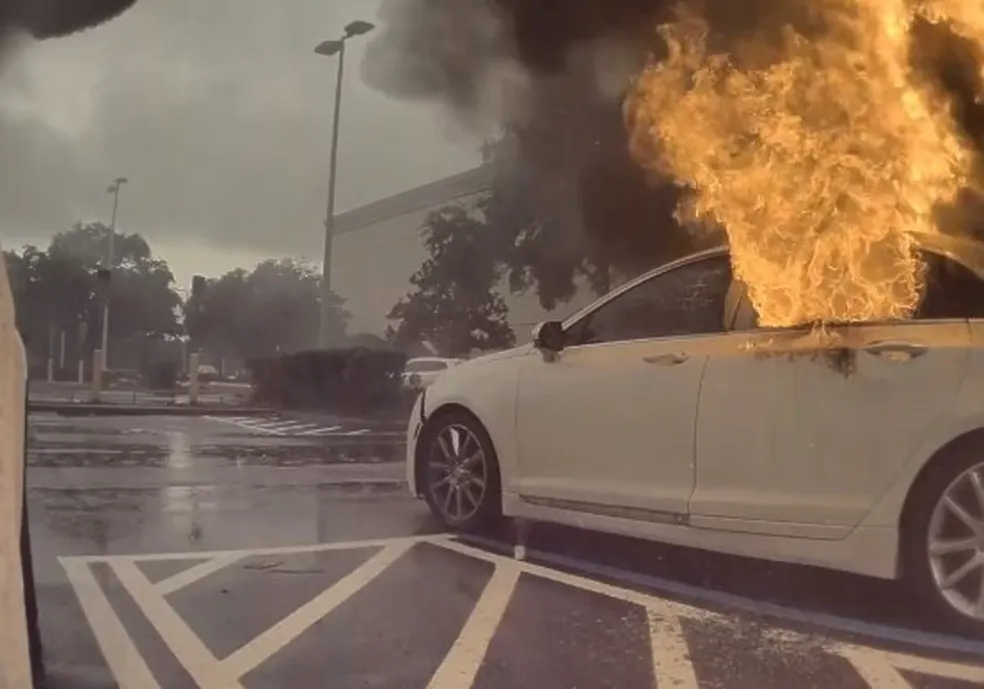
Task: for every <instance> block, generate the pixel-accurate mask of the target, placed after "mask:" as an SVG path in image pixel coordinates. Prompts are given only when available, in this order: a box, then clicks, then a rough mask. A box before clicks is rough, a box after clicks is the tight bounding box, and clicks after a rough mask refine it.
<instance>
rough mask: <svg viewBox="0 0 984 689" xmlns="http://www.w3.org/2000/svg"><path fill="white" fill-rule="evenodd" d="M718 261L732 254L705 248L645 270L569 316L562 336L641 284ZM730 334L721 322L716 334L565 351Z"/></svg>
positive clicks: (593, 344) (596, 344)
mask: <svg viewBox="0 0 984 689" xmlns="http://www.w3.org/2000/svg"><path fill="white" fill-rule="evenodd" d="M721 258H724V259H725V260H727V261H728V262H729V264H730V261H731V255H730V252H729V251H728V249H727V248H726V247H716V248H713V249H707V250H705V251H701V252H699V253H696V254H691V255H689V256H684V257H683V258H679V259H677V260H675V261H671V262H670V263H666V264H664V265H662V266H659V267H658V268H654V269H652V270H650V271H648V272H646V273H643V274H642V275H640V276H638V277H636V278H633V279H632V280H629V281H628V282H626V283H625V284H624V285H622V286H621V287H618V288H617V289H614V290H612V291H611V292H609V293H608V294H606V295H605V296H603V297H601V298H600V299H598V300H597V301H595V302H593V303H591V304H589V305H588V306H586V307H585V308H583V309H581V310H580V311H578V312H577V313H575V314H574V315H572V316H570V317H569V318H567V319H566V320H565V321H563V322H562V324H561V325H562V327H563V329H564V332H565V333H571V332H573V331H574V330H575V329H576V328H578V327H579V326H581V325H582V324H583V323H584V321H586V320H587V319H589V318H591V317H592V316H593V315H594V314H595V313H597V312H598V311H600V310H601V309H603V308H605V307H606V306H607V305H608V304H610V303H611V302H613V301H615V300H616V299H618V298H620V297H622V296H624V295H625V294H627V293H628V292H631V291H632V290H634V289H636V288H637V287H641V286H642V285H644V284H645V283H647V282H650V281H652V280H655V279H657V278H659V277H662V276H663V275H666V274H667V273H670V272H672V271H674V270H677V269H680V268H685V267H686V266H689V265H692V264H695V263H700V262H701V261H709V260H712V259H721ZM733 282H734V277H732V283H733ZM725 313H726V314H727V294H725ZM729 332H731V331H730V330H729V327H728V324H726V323H725V322H724V321H722V323H721V331H720V332H717V333H692V334H687V335H661V336H656V337H640V338H633V339H630V340H624V339H623V340H607V341H604V342H588V343H584V344H579V343H572V344H570V345H568V347H567V348H575V347H603V346H610V345H615V344H623V343H626V342H649V341H654V340H676V339H682V338H691V337H715V336H720V335H726V334H728V333H729Z"/></svg>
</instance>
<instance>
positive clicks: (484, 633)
mask: <svg viewBox="0 0 984 689" xmlns="http://www.w3.org/2000/svg"><path fill="white" fill-rule="evenodd" d="M519 575H520V569H519V567H517V566H516V565H515V564H512V563H505V564H500V565H498V566H497V567H496V568H495V571H494V572H493V573H492V578H491V579H489V583H488V584H486V585H485V590H484V591H482V595H481V597H480V598H479V599H478V602H477V603H476V604H475V608H474V609H473V610H472V613H471V615H470V616H469V617H468V621H467V622H465V626H464V627H463V628H462V630H461V633H460V634H459V635H458V639H457V640H456V641H455V642H454V645H453V646H451V650H450V651H448V654H447V655H446V656H445V657H444V660H443V661H442V662H441V665H440V667H438V668H437V672H435V673H434V676H433V677H432V678H431V681H430V684H428V685H427V689H467V687H470V686H472V683H473V682H474V681H475V676H476V675H477V674H478V669H479V668H480V667H481V665H482V661H483V660H484V659H485V653H486V651H487V650H488V647H489V643H491V641H492V637H493V636H494V635H495V630H496V629H497V628H498V626H499V622H501V621H502V616H503V614H504V613H505V612H506V606H507V605H508V604H509V599H510V597H511V596H512V592H513V590H514V589H515V588H516V582H517V581H518V580H519Z"/></svg>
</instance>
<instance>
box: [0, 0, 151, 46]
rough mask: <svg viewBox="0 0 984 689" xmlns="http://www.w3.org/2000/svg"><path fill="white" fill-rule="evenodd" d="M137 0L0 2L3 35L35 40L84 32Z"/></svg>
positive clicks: (20, 0)
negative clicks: (17, 32) (20, 34)
mask: <svg viewBox="0 0 984 689" xmlns="http://www.w3.org/2000/svg"><path fill="white" fill-rule="evenodd" d="M135 1H136V0H0V32H2V33H5V34H6V33H9V32H10V31H11V30H17V29H20V30H23V31H26V32H27V33H29V34H30V35H32V36H33V37H35V38H39V39H44V38H54V37H56V36H64V35H67V34H70V33H74V32H76V31H82V30H83V29H88V28H91V27H93V26H96V25H98V24H102V23H103V22H105V21H108V20H109V19H112V18H113V17H115V16H117V15H119V14H121V13H122V12H124V11H126V10H127V9H129V8H130V7H131V6H132V5H133V4H134V2H135Z"/></svg>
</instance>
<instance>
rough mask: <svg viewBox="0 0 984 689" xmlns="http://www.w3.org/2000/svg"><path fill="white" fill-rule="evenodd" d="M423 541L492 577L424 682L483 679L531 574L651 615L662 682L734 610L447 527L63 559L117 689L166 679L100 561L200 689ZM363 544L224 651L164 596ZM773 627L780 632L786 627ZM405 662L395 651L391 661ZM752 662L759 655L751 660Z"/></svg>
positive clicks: (921, 662)
mask: <svg viewBox="0 0 984 689" xmlns="http://www.w3.org/2000/svg"><path fill="white" fill-rule="evenodd" d="M427 545H429V546H436V547H438V548H441V549H444V550H446V551H450V552H452V553H457V554H458V555H463V556H465V557H467V558H471V559H475V560H479V561H483V562H485V563H487V564H489V565H491V566H492V567H493V570H492V574H491V576H490V578H489V579H488V581H487V582H486V583H485V584H484V588H483V589H482V591H481V594H480V595H479V596H478V598H477V600H476V601H475V602H474V604H473V605H472V607H471V610H470V613H469V614H468V615H467V618H466V619H465V622H464V624H463V625H462V627H461V629H460V632H459V633H458V636H457V639H455V640H454V642H453V643H452V644H451V646H450V648H448V650H447V652H446V653H445V654H444V656H443V658H442V659H441V660H440V662H439V664H438V665H437V666H436V670H435V671H434V673H433V676H432V677H431V679H430V682H429V684H428V685H427V686H428V689H468V688H469V687H473V686H475V683H476V678H477V677H478V676H479V673H480V671H481V670H482V668H483V664H484V663H486V661H487V656H488V653H489V647H490V644H491V643H492V642H493V639H494V638H495V637H496V633H497V632H498V631H499V629H500V626H501V625H502V622H503V618H504V616H505V615H506V611H507V608H508V607H509V604H510V601H511V600H512V599H513V597H514V594H515V593H516V590H517V587H518V586H519V582H520V580H521V577H535V578H537V579H538V580H544V581H548V582H553V583H554V584H560V585H562V587H566V589H565V590H570V591H579V592H588V593H591V594H597V595H600V596H605V597H607V598H609V599H614V600H616V601H622V602H624V603H628V604H631V605H633V606H638V608H639V609H641V610H642V611H644V613H645V615H646V619H647V621H648V636H649V643H650V648H649V653H650V654H651V670H652V674H653V680H654V682H655V683H656V685H657V686H660V687H666V686H671V687H676V688H677V689H700V688H701V686H702V685H701V682H700V681H698V680H699V677H700V674H701V673H700V667H699V666H700V664H701V663H700V661H698V660H696V659H695V657H694V656H693V655H692V653H693V651H694V649H693V648H692V640H693V637H691V641H688V637H687V634H686V633H685V626H686V625H688V624H690V625H692V624H695V623H701V624H707V623H708V622H709V621H711V622H713V621H719V622H722V623H724V622H727V621H728V620H729V619H731V618H733V617H735V616H734V615H731V616H729V615H725V614H723V613H719V612H713V611H707V610H703V609H700V608H696V607H692V606H690V605H687V604H684V603H679V602H676V601H672V600H668V599H665V598H660V597H658V596H656V595H653V594H651V593H646V592H644V591H639V590H635V589H629V588H623V587H620V586H617V585H615V584H610V583H605V582H602V581H598V580H595V579H592V578H588V577H585V576H582V575H579V574H573V573H569V572H566V571H561V570H558V569H553V568H551V567H548V566H545V565H541V564H536V563H532V562H528V561H521V560H516V559H514V558H511V557H506V556H504V555H499V554H495V553H492V552H489V551H486V550H483V549H480V548H477V547H475V546H473V545H469V544H467V543H463V542H461V541H459V540H457V539H455V538H454V537H452V536H450V535H437V536H412V537H404V538H393V539H379V540H366V541H347V542H338V543H326V544H316V545H304V546H288V547H281V548H258V549H248V550H235V551H214V552H194V553H167V554H144V555H131V556H93V557H63V558H60V560H61V563H62V565H63V567H64V569H65V571H66V573H67V575H68V579H69V581H70V583H71V584H72V587H73V589H74V590H75V594H76V596H77V597H78V599H79V601H80V603H81V607H82V610H83V613H84V615H85V617H86V618H87V620H88V623H89V625H90V627H91V628H92V630H93V632H94V634H95V637H96V641H97V642H98V644H99V647H100V649H101V650H102V652H103V655H104V656H105V658H106V661H107V664H108V665H109V667H110V670H111V671H112V672H113V674H114V675H115V677H116V680H117V682H118V683H119V686H120V687H121V689H136V688H138V687H139V688H141V689H144V688H147V689H157V687H159V686H160V684H159V682H158V680H157V679H155V678H154V677H153V673H152V672H151V670H150V667H149V665H148V663H147V661H146V659H145V658H144V656H143V655H142V653H141V651H140V650H139V649H138V648H137V645H136V643H135V642H134V640H133V639H132V638H131V637H130V636H129V634H128V632H127V631H126V628H125V626H124V623H123V621H122V620H121V618H120V617H119V616H118V615H117V613H116V611H115V610H114V608H113V605H112V604H111V603H110V601H109V599H108V597H107V594H106V592H105V590H104V589H103V588H102V586H101V585H100V583H99V582H97V579H96V577H95V576H94V574H93V569H92V568H93V566H95V565H100V564H102V565H108V567H109V569H110V570H111V571H112V572H113V573H114V574H115V576H116V578H117V579H118V581H119V582H120V584H121V585H122V588H123V590H125V591H126V593H127V594H128V595H129V597H130V598H131V599H132V600H133V601H134V602H135V603H136V605H137V607H138V608H139V610H140V611H141V612H142V614H143V615H144V617H145V618H146V619H147V621H149V622H150V624H151V625H152V626H153V627H154V628H155V629H156V630H157V632H158V633H159V634H160V637H161V638H162V639H163V640H164V642H165V644H166V645H167V646H168V647H169V648H170V650H171V652H172V654H173V655H174V657H175V658H176V659H177V661H178V662H179V663H180V664H181V665H182V666H183V667H184V668H185V670H186V671H187V672H188V673H189V674H190V675H191V677H192V678H193V679H194V681H195V682H196V683H197V684H198V686H199V687H200V688H201V689H240V688H241V687H243V678H244V677H245V676H246V674H247V673H249V672H251V671H252V670H254V669H255V668H257V667H258V666H259V665H260V664H262V663H264V662H265V661H267V660H268V659H270V658H271V657H272V656H273V655H274V654H276V653H277V652H278V651H280V650H281V649H284V648H285V647H287V646H288V645H289V644H291V643H292V642H293V641H294V640H295V639H297V638H298V637H299V636H301V634H303V633H304V632H305V631H306V630H308V629H310V628H311V627H312V626H314V625H316V624H318V623H319V622H320V621H321V620H323V619H325V618H326V617H330V615H331V613H332V612H333V611H334V610H335V609H336V608H338V607H339V606H341V605H342V604H343V603H345V602H346V601H347V600H349V599H350V598H352V597H353V596H354V595H355V594H357V593H359V592H360V591H362V590H363V589H367V588H368V590H369V591H370V592H371V591H372V588H371V585H372V582H373V581H374V580H375V579H377V577H379V576H380V575H381V574H383V573H384V572H385V571H386V570H387V569H388V568H390V567H391V566H392V565H394V564H395V563H397V562H399V561H400V560H401V558H403V557H404V555H406V554H407V553H408V551H410V550H411V549H413V548H415V547H417V546H427ZM367 548H369V549H373V553H372V555H371V556H369V557H368V559H366V560H364V561H363V562H362V564H360V565H358V566H357V567H355V569H353V570H352V571H350V572H349V573H348V574H346V575H345V576H342V577H341V578H340V579H338V580H337V581H335V582H334V583H332V584H331V585H330V586H328V587H326V588H324V589H323V590H322V591H321V592H320V593H318V594H317V595H315V596H314V598H312V599H310V600H309V601H308V602H306V603H304V604H302V605H300V607H297V608H296V609H294V610H293V611H291V612H289V613H288V614H286V616H284V617H283V618H282V619H281V620H280V621H279V622H277V623H276V624H274V625H272V626H271V627H269V628H267V629H266V630H265V631H262V632H261V633H260V634H258V635H257V636H255V637H254V638H252V640H250V641H248V642H246V643H245V644H243V645H242V646H240V647H239V648H238V649H237V650H234V651H233V652H232V653H230V654H228V655H227V656H225V657H224V658H221V659H219V658H217V657H216V656H215V655H214V654H213V652H212V651H211V650H209V648H208V646H207V645H206V643H205V642H204V641H203V640H202V638H200V636H199V635H198V634H197V633H196V632H195V631H193V630H192V628H191V626H190V625H189V623H188V622H187V621H186V620H185V619H183V618H182V616H181V615H180V614H179V613H178V612H177V610H176V608H175V607H174V605H173V604H172V602H171V601H169V600H168V598H167V596H169V595H170V594H173V593H175V592H178V591H181V590H182V589H185V588H187V587H189V586H192V585H194V584H195V583H196V582H199V581H200V580H202V579H204V578H205V577H207V576H209V575H212V574H215V573H217V572H220V571H222V570H224V569H225V568H227V567H230V566H231V565H234V564H236V563H239V562H241V561H242V560H243V559H245V558H247V557H255V556H275V555H282V556H286V555H293V554H302V553H330V552H331V551H338V552H342V551H353V550H359V549H367ZM192 558H193V559H195V560H196V564H192V565H190V566H188V567H187V568H185V569H182V570H180V571H178V572H177V573H173V574H171V575H170V576H168V577H166V578H164V579H163V580H161V581H157V582H152V581H151V579H150V578H148V576H147V574H145V572H144V571H143V570H141V568H140V567H139V566H138V565H139V564H141V563H148V562H157V563H160V562H175V561H180V560H188V559H192ZM376 623H379V624H385V621H382V622H376V621H375V620H367V624H368V625H372V624H376ZM776 629H777V630H779V627H778V626H777V627H776ZM782 633H783V634H786V632H782ZM788 635H791V636H796V635H799V636H802V637H803V638H807V636H808V635H806V634H805V633H800V632H788ZM817 643H818V646H817V647H818V648H820V649H821V650H822V652H823V653H825V654H829V655H830V656H832V657H835V658H837V659H839V660H840V661H843V662H845V663H846V664H847V665H848V666H849V667H850V668H852V669H853V672H854V673H855V679H856V681H855V684H858V683H861V684H860V685H861V686H867V687H870V688H871V689H916V685H914V684H912V683H911V682H910V680H909V679H907V677H906V673H910V674H917V675H920V676H928V677H932V678H938V679H939V680H949V681H962V682H968V683H979V684H981V685H982V686H984V667H982V666H980V665H974V664H970V663H965V662H959V661H953V660H940V659H935V658H931V657H928V656H922V655H916V654H911V653H901V652H895V651H890V650H884V649H879V648H875V647H873V646H866V645H864V644H861V643H855V642H850V643H848V642H843V641H840V640H836V639H828V638H826V637H824V638H823V639H822V641H820V642H817ZM386 650H387V649H385V648H383V649H380V654H381V658H383V660H382V661H381V662H385V659H384V658H385V655H384V654H385V653H386ZM398 661H399V658H396V657H394V659H393V662H398ZM750 662H754V659H753V660H752V661H750ZM762 689H768V688H766V687H763V688H762Z"/></svg>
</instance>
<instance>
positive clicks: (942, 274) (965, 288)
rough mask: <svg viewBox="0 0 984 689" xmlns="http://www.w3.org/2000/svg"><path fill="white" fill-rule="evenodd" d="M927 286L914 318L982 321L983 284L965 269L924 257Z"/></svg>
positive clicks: (942, 258)
mask: <svg viewBox="0 0 984 689" xmlns="http://www.w3.org/2000/svg"><path fill="white" fill-rule="evenodd" d="M923 259H924V260H925V262H926V286H925V288H924V292H923V298H922V302H921V303H920V305H919V308H918V309H916V313H915V314H914V316H913V318H915V319H917V320H934V319H944V318H984V280H981V278H979V277H978V276H977V275H976V274H974V272H973V271H971V270H970V269H969V268H967V267H966V266H964V265H961V264H960V263H958V262H956V261H954V260H952V259H950V258H946V257H945V256H940V255H938V254H931V253H928V252H927V253H925V254H924V255H923Z"/></svg>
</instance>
